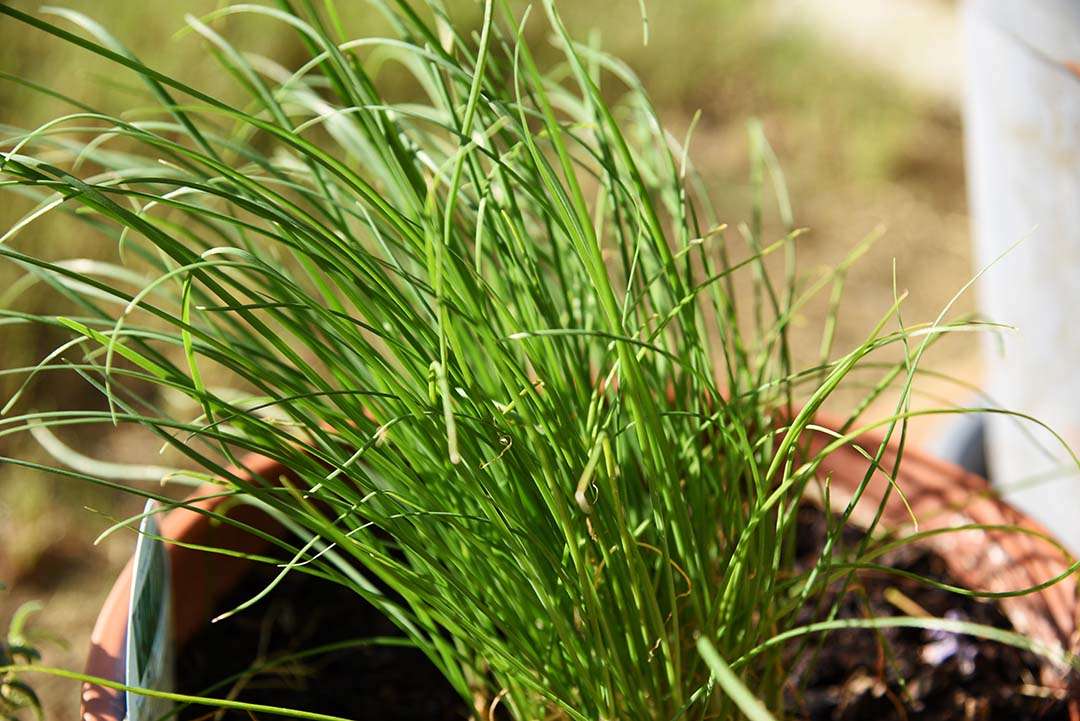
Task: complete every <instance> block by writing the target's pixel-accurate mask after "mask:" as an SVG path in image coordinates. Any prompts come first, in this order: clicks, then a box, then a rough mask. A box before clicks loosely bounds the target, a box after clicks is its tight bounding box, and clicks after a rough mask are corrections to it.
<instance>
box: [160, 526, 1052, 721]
mask: <svg viewBox="0 0 1080 721" xmlns="http://www.w3.org/2000/svg"><path fill="white" fill-rule="evenodd" d="M797 533H798V536H797V548H796V551H797V557H798V559H799V562H800V563H804V564H808V563H810V562H812V560H813V559H814V558H816V556H817V554H818V553H819V552H820V549H821V543H822V539H823V538H824V536H825V516H824V514H823V513H822V512H821V511H820V510H818V509H816V508H812V507H809V506H807V507H804V508H802V509H801V510H800V512H799V523H798V532H797ZM860 537H861V536H860V534H859V532H858V531H855V530H850V531H848V532H846V533H845V534H844V543H847V544H855V543H858V541H859V539H860ZM882 560H883V562H884V563H885V565H888V566H891V567H893V568H896V569H900V570H905V571H910V572H913V573H917V574H920V575H923V576H927V577H930V578H934V579H936V580H939V581H944V582H949V577H948V574H947V573H946V571H945V564H944V562H943V560H942V559H941V558H940V557H939V556H937V555H935V554H933V553H931V552H929V551H926V550H924V549H919V548H913V547H909V548H904V549H901V550H898V551H896V552H894V553H892V554H890V555H889V556H887V557H885V558H884V559H882ZM275 572H276V569H265V568H260V569H258V570H256V571H253V572H252V573H251V574H250V575H249V576H248V577H247V578H246V579H245V580H244V581H243V582H242V583H241V584H240V586H239V587H238V588H237V589H236V590H235V591H234V592H233V593H232V594H231V595H230V596H229V597H228V598H226V599H224V600H223V601H222V603H221V604H220V609H219V610H220V611H226V610H229V609H231V608H233V607H235V606H236V605H237V604H238V603H241V602H242V601H244V600H246V599H248V598H250V597H251V596H252V595H253V594H255V593H257V592H258V591H259V590H261V589H262V588H263V587H264V586H265V585H266V583H267V581H268V580H269V579H270V578H271V577H272V576H273V575H274V573H275ZM890 589H892V590H890ZM897 591H898V592H899V593H900V594H902V595H903V596H904V597H906V599H909V600H910V601H911V602H914V603H915V604H917V605H918V606H919V607H920V608H922V609H925V610H926V611H927V612H929V613H930V614H932V615H934V616H937V617H943V618H954V619H958V620H964V621H974V622H977V623H982V624H987V625H991V626H995V627H998V628H1003V629H1010V628H1011V625H1010V624H1009V622H1008V620H1007V619H1006V618H1005V616H1004V615H1003V614H1002V612H1001V610H1000V608H999V607H998V605H997V604H996V603H993V602H985V601H978V600H974V599H969V598H965V597H962V596H957V595H955V594H951V593H948V592H946V591H940V590H937V589H933V588H928V587H927V586H925V585H922V584H920V583H918V582H916V581H912V580H907V579H903V578H900V577H898V576H895V575H892V574H883V573H882V574H873V573H865V572H863V573H861V574H860V575H859V577H858V578H857V579H856V580H855V581H854V582H853V583H852V584H851V586H850V587H849V589H848V591H847V593H846V594H845V595H844V598H843V601H842V602H841V605H840V617H842V618H863V617H868V616H894V615H909V610H910V609H909V610H900V609H898V608H897V606H896V605H894V603H893V602H891V601H890V600H889V599H890V598H892V599H893V600H894V601H895V598H896V597H895V595H892V594H895V592H897ZM827 601H829V602H831V599H827ZM901 603H903V601H902V600H901ZM801 616H802V618H800V622H802V623H808V622H811V621H813V620H820V617H821V612H820V609H819V608H816V607H807V608H805V609H803V611H802V613H801ZM396 635H399V634H398V632H397V630H396V628H395V627H394V626H393V624H392V623H390V622H389V621H388V620H386V619H385V618H384V617H383V616H382V615H381V614H379V613H378V612H377V611H376V610H375V609H374V608H373V607H372V606H370V605H369V604H367V603H365V602H364V601H362V600H360V599H359V598H358V597H357V596H356V595H355V594H354V593H353V592H351V591H349V590H347V589H344V588H341V587H339V586H337V585H334V584H331V583H327V582H324V581H320V580H318V579H315V578H313V577H311V576H308V575H305V574H301V573H291V574H288V575H287V576H286V577H285V579H284V580H283V581H282V582H281V583H280V584H279V585H278V586H277V587H276V588H275V589H274V591H273V592H272V593H271V594H270V596H269V597H268V598H266V599H264V600H263V601H261V602H260V603H259V604H257V605H255V606H254V607H252V608H251V609H248V610H247V611H245V612H242V613H239V614H237V615H236V616H233V617H231V618H229V619H227V620H224V621H222V622H219V623H217V624H214V625H213V626H212V627H208V628H206V629H204V630H203V631H202V632H200V633H199V634H197V635H196V636H195V637H194V638H192V639H191V640H190V641H189V642H188V643H187V644H186V645H185V646H184V647H183V648H182V649H181V650H180V653H179V659H178V664H177V666H178V679H177V686H178V689H179V690H180V691H181V692H184V693H203V692H205V691H206V690H207V689H208V688H209V687H211V686H213V685H214V684H217V683H219V682H221V681H222V680H223V679H225V678H228V677H231V676H234V675H235V676H237V677H238V678H237V680H236V681H233V682H231V683H228V684H227V685H224V686H222V687H220V688H218V689H215V690H214V691H213V692H212V693H210V694H209V695H212V696H216V697H223V696H227V697H229V698H235V699H239V700H243V701H248V702H252V703H260V704H267V705H274V706H289V707H292V708H301V709H304V710H308V711H315V712H319V713H327V714H334V715H338V716H344V717H346V718H353V719H358V720H361V719H363V720H366V719H379V720H380V721H461V720H463V719H467V718H468V717H469V711H470V709H469V705H468V704H467V703H466V702H465V700H464V699H462V698H461V697H460V696H459V695H457V694H456V693H455V692H454V690H453V689H452V688H451V687H450V685H449V684H448V683H447V682H446V681H445V680H444V679H443V678H442V676H441V675H440V674H439V673H438V671H436V670H435V668H434V667H433V666H432V665H431V663H430V662H429V661H428V660H427V658H426V657H425V656H424V655H423V654H422V653H421V652H419V651H417V650H415V649H412V648H408V647H404V646H376V645H368V646H361V647H355V648H349V649H347V650H337V651H333V652H330V653H326V654H321V655H318V656H314V657H306V658H303V659H299V660H294V661H285V662H282V659H283V658H284V657H286V656H289V655H290V654H296V653H298V652H302V651H305V650H307V649H310V648H314V647H317V646H323V645H326V644H334V643H338V642H342V641H347V640H350V639H364V638H372V637H386V636H396ZM798 650H799V644H798V642H797V641H796V642H792V643H791V644H789V645H788V647H787V648H786V649H785V654H786V655H787V656H788V658H790V659H792V660H791V662H790V663H789V664H788V665H789V668H790V675H789V679H788V681H789V683H788V688H787V693H786V696H787V703H788V709H789V714H788V717H789V718H792V719H807V721H856V720H861V719H872V720H873V721H888V720H891V719H897V720H898V721H907V720H908V719H919V720H920V721H957V720H963V721H982V720H990V719H1007V720H1009V721H1024V720H1027V719H1044V720H1045V721H1057V720H1058V719H1062V720H1064V719H1067V718H1068V710H1067V708H1066V703H1065V702H1064V701H1062V700H1060V699H1057V698H1053V697H1046V696H1045V695H1043V696H1040V694H1041V693H1042V691H1041V689H1040V686H1039V663H1038V660H1037V659H1036V658H1035V656H1034V655H1033V654H1030V653H1027V652H1023V651H1020V650H1017V649H1014V648H1012V647H1007V646H1004V645H1001V644H997V643H992V642H989V641H983V640H980V639H975V638H972V637H968V636H959V635H955V634H947V633H941V632H935V631H924V630H919V629H883V630H880V631H876V632H875V631H867V630H861V629H851V630H843V631H836V632H833V633H831V634H830V635H829V636H828V637H827V640H826V641H825V642H824V643H823V644H816V643H811V644H809V645H808V646H807V647H806V648H805V649H803V651H804V653H802V654H801V655H799V654H797V651H798ZM260 665H261V666H262V667H263V669H264V670H263V671H262V672H259V673H247V672H248V671H249V670H250V669H252V668H253V667H258V666H260ZM208 714H209V715H208ZM215 717H217V718H223V719H230V720H239V719H243V720H244V721H251V718H252V717H251V716H249V715H247V713H246V712H240V711H228V712H223V713H221V715H220V716H216V714H215V713H214V711H213V710H212V709H208V708H205V707H194V706H193V707H189V708H187V709H185V710H184V711H183V712H182V713H181V714H180V719H181V721H195V720H196V719H199V720H205V719H212V718H215ZM256 718H258V719H260V720H261V719H265V718H270V716H268V715H266V714H257V715H256Z"/></svg>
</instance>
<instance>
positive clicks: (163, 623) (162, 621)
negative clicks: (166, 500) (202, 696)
mask: <svg viewBox="0 0 1080 721" xmlns="http://www.w3.org/2000/svg"><path fill="white" fill-rule="evenodd" d="M156 507H157V502H156V501H152V500H151V501H147V502H146V508H145V509H144V511H145V513H146V515H145V516H144V517H143V519H142V523H140V524H139V540H138V542H137V543H136V545H135V559H134V561H133V562H132V576H131V602H130V604H129V606H128V634H127V652H126V662H125V663H126V667H125V683H126V684H127V685H128V686H135V687H139V688H148V689H154V690H155V691H172V690H173V658H174V654H173V638H172V603H171V598H172V579H171V575H170V572H169V556H168V554H166V553H165V544H164V543H162V542H161V540H160V539H161V531H160V529H159V528H158V524H157V520H156V519H157V516H156V514H155V513H152V512H153V511H154V510H155V509H156ZM125 695H126V700H127V721H149V720H150V719H157V718H160V717H161V716H162V715H164V714H167V713H168V712H169V711H170V710H171V709H172V703H171V702H169V701H166V700H164V699H157V698H150V697H148V696H141V695H139V694H137V693H132V692H130V691H129V692H127V693H126V694H125Z"/></svg>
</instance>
